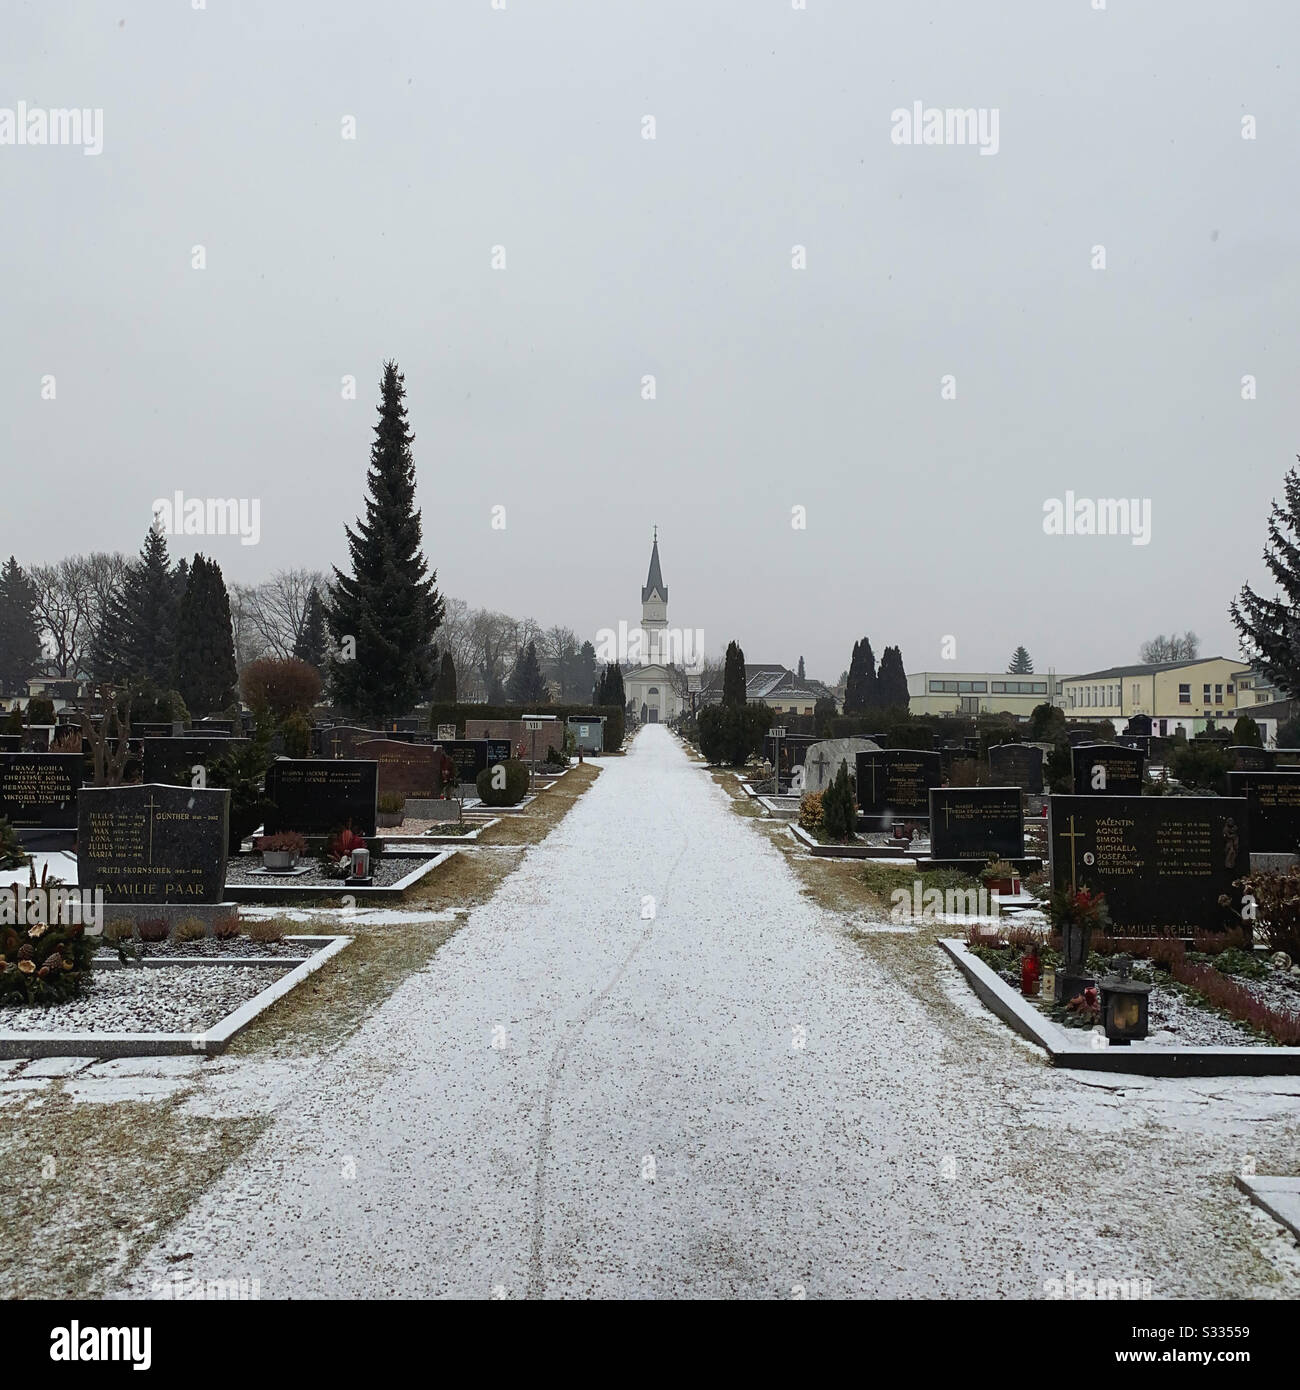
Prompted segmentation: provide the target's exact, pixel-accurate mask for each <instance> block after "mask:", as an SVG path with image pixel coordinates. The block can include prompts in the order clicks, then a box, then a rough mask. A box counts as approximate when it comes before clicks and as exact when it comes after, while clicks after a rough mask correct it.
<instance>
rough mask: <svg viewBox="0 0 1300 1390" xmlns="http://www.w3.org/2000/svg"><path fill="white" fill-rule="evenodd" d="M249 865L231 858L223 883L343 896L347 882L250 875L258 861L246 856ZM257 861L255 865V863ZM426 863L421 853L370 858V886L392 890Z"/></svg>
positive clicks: (317, 877)
mask: <svg viewBox="0 0 1300 1390" xmlns="http://www.w3.org/2000/svg"><path fill="white" fill-rule="evenodd" d="M246 857H247V859H248V864H247V865H245V864H244V863H243V861H242V860H238V859H232V860H230V861H229V863H228V864H227V865H226V882H227V883H239V884H252V885H255V886H256V887H259V888H317V889H328V890H330V891H332V892H335V893H346V892H347V891H348V885H347V880H346V879H341V878H325V877H324V875H317V874H297V875H295V874H285V875H283V876H281V875H278V874H250V873H249V872H248V870H249V869H250V868H258V867H260V858H259V856H256V855H248V856H246ZM254 860H257V861H258V862H257V863H254ZM428 862H429V856H428V855H422V854H382V855H378V856H372V857H371V860H370V872H371V875H372V876H373V878H374V883H373V885H372V886H373V887H375V888H391V887H392V885H393V884H394V883H398V882H400V881H401V880H402V879H404V878H405V877H406V876H407V874H409V873H413V872H414V871H415V870H416V869H418V868H420V867H422V866H423V865H425V864H427V863H428Z"/></svg>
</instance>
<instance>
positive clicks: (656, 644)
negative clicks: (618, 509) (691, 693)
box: [623, 526, 683, 724]
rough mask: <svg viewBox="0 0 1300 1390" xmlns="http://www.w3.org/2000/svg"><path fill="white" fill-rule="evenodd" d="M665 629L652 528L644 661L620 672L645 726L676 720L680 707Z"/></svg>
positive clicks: (663, 590) (644, 598) (664, 594)
mask: <svg viewBox="0 0 1300 1390" xmlns="http://www.w3.org/2000/svg"><path fill="white" fill-rule="evenodd" d="M667 629H668V585H667V584H665V583H664V577H663V573H662V571H661V570H660V568H659V528H658V527H657V526H656V527H655V532H654V541H653V543H652V545H651V549H650V573H649V574H648V575H647V576H646V581H645V584H644V585H643V586H642V588H641V632H642V634H643V636H642V651H641V655H642V657H643V658H644V660H643V662H642V664H641V665H639V666H630V667H629V668H628V669H627V670H626V671H624V673H623V689H624V691H625V692H626V694H627V698H628V703H629V704H630V705H631V707H632V711H633V713H634V714H635V715H636V716H637V718H639V719H640V720H641V721H642V723H645V724H658V723H661V722H665V721H667V720H670V719H676V718H677V717H678V715H680V714H681V712H682V708H683V701H682V697H681V694H680V693H679V691H678V688H677V685H676V684H675V683H674V680H673V677H674V674H675V673H674V672H672V671H670V670H669V669H668V666H667V664H666V663H667V661H668V660H669V659H670V658H671V657H672V656H673V655H674V652H673V651H672V650H671V649H670V645H669V639H668V635H667Z"/></svg>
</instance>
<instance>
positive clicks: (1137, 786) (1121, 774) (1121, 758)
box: [1070, 743, 1146, 796]
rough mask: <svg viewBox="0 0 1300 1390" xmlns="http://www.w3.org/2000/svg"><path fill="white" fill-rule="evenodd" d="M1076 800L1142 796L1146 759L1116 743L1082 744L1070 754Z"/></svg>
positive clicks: (1077, 745)
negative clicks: (1077, 798) (1084, 797)
mask: <svg viewBox="0 0 1300 1390" xmlns="http://www.w3.org/2000/svg"><path fill="white" fill-rule="evenodd" d="M1070 757H1071V760H1072V761H1073V763H1074V794H1075V796H1141V795H1142V782H1143V771H1144V768H1145V765H1146V759H1145V758H1144V757H1143V756H1142V754H1141V752H1140V751H1139V750H1138V749H1136V748H1122V747H1121V746H1120V745H1119V744H1117V743H1081V744H1076V745H1075V747H1073V748H1072V749H1071V750H1070Z"/></svg>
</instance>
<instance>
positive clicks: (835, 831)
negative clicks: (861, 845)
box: [822, 763, 858, 840]
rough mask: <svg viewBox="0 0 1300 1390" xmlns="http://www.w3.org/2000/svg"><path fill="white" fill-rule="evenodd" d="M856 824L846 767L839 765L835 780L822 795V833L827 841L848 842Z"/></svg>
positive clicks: (856, 818)
mask: <svg viewBox="0 0 1300 1390" xmlns="http://www.w3.org/2000/svg"><path fill="white" fill-rule="evenodd" d="M857 823H858V812H857V807H856V806H855V805H854V801H853V786H852V784H851V783H850V781H849V769H848V765H847V764H846V763H841V764H840V770H839V771H838V772H837V773H836V774H835V780H834V781H833V782H832V783H831V784H830V786H829V787H827V788H826V790H825V791H824V792H823V793H822V831H823V833H824V834H825V835H826V836H827V838H828V839H832V840H849V839H852V838H853V832H854V830H855V829H856V828H857Z"/></svg>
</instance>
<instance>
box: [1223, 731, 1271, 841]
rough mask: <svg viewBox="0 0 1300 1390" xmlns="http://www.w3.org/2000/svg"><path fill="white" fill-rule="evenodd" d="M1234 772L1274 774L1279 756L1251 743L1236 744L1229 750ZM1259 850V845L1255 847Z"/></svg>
mask: <svg viewBox="0 0 1300 1390" xmlns="http://www.w3.org/2000/svg"><path fill="white" fill-rule="evenodd" d="M1228 756H1229V757H1230V758H1231V759H1232V767H1233V771H1234V772H1272V771H1273V769H1274V768H1275V767H1276V766H1277V754H1276V753H1274V752H1273V751H1272V750H1271V749H1268V748H1256V747H1255V746H1254V745H1253V744H1249V743H1235V744H1232V745H1231V746H1230V747H1229V748H1228ZM1255 848H1256V849H1258V848H1259V846H1258V845H1256V846H1255Z"/></svg>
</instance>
